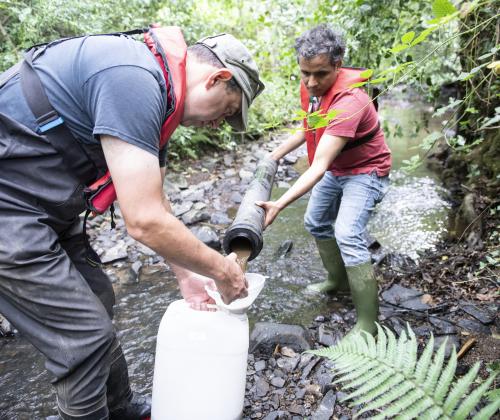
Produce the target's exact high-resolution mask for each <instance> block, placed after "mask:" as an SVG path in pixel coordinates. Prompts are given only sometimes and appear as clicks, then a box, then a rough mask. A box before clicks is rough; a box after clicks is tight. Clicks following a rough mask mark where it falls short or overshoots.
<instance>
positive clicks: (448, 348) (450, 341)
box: [434, 334, 460, 357]
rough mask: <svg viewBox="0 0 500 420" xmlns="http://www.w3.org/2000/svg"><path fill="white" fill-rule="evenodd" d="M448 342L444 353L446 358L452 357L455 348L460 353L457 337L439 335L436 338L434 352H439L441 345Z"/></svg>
mask: <svg viewBox="0 0 500 420" xmlns="http://www.w3.org/2000/svg"><path fill="white" fill-rule="evenodd" d="M445 340H446V347H445V351H444V356H445V357H450V355H451V351H452V349H453V347H455V350H456V351H457V352H458V350H459V349H460V341H459V339H458V337H457V336H456V335H453V334H451V335H438V336H436V337H434V351H437V350H438V349H439V347H441V344H443V342H444V341H445Z"/></svg>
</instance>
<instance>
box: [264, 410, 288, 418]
mask: <svg viewBox="0 0 500 420" xmlns="http://www.w3.org/2000/svg"><path fill="white" fill-rule="evenodd" d="M286 415H287V413H286V412H285V411H271V412H270V413H269V414H268V415H267V416H266V417H264V420H276V419H284V418H286Z"/></svg>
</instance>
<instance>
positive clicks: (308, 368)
mask: <svg viewBox="0 0 500 420" xmlns="http://www.w3.org/2000/svg"><path fill="white" fill-rule="evenodd" d="M320 360H321V359H320V358H319V357H316V356H315V357H314V359H312V360H311V361H310V362H309V363H308V365H307V366H306V367H305V368H304V370H303V371H302V375H301V378H302V379H307V377H308V376H309V375H310V374H311V372H312V370H313V369H314V368H315V367H316V365H317V364H318V363H319V362H320Z"/></svg>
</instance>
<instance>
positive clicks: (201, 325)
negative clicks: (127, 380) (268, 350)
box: [151, 300, 249, 420]
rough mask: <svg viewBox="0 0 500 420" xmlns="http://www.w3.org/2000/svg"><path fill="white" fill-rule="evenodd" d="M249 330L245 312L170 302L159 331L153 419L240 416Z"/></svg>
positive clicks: (229, 419) (214, 419)
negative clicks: (232, 311) (196, 308)
mask: <svg viewBox="0 0 500 420" xmlns="http://www.w3.org/2000/svg"><path fill="white" fill-rule="evenodd" d="M248 335H249V331H248V318H247V316H246V314H245V313H243V314H234V313H230V312H228V311H226V310H217V311H215V312H208V311H196V310H194V309H191V308H190V307H189V305H188V304H187V303H186V302H185V301H184V300H178V301H175V302H173V303H171V304H170V305H169V307H168V308H167V311H166V312H165V315H164V316H163V318H162V320H161V323H160V328H159V331H158V337H157V344H156V360H155V370H154V379H153V401H152V412H151V418H152V420H236V419H239V418H241V417H242V412H243V400H244V397H245V384H246V369H247V357H248Z"/></svg>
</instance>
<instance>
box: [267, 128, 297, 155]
mask: <svg viewBox="0 0 500 420" xmlns="http://www.w3.org/2000/svg"><path fill="white" fill-rule="evenodd" d="M305 140H306V138H305V135H304V132H303V131H298V132H296V133H295V134H293V135H292V136H290V137H289V138H288V139H287V140H286V141H285V142H284V143H282V144H281V145H280V146H278V147H277V148H276V149H275V150H274V151H273V152H272V153H271V156H270V157H271V159H273V160H275V161H278V160H280V159H281V158H282V157H283V156H285V155H287V154H288V153H290V152H291V151H292V150H295V149H296V148H297V147H299V146H300V145H302V144H303V143H304V142H305Z"/></svg>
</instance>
